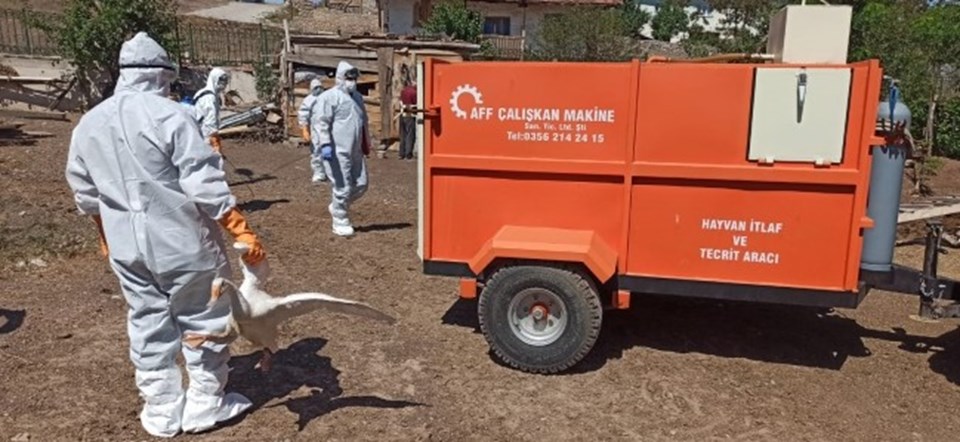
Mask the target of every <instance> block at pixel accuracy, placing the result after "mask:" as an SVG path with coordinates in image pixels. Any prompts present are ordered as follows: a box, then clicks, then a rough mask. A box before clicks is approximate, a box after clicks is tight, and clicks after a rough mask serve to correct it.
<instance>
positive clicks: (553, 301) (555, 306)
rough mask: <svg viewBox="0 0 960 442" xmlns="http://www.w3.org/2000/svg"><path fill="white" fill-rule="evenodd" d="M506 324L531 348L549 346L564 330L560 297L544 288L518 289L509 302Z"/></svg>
mask: <svg viewBox="0 0 960 442" xmlns="http://www.w3.org/2000/svg"><path fill="white" fill-rule="evenodd" d="M507 316H508V321H507V322H508V323H509V324H510V331H512V332H513V335H514V336H516V337H517V339H520V340H521V341H523V342H524V343H525V344H529V345H532V346H535V347H543V346H546V345H550V344H552V343H554V342H556V341H557V340H558V339H560V336H562V335H563V332H564V331H565V330H566V329H567V308H566V305H564V303H563V299H561V298H560V297H559V296H557V294H556V293H553V292H551V291H550V290H547V289H544V288H539V287H536V288H529V289H524V290H521V291H520V292H519V293H517V294H516V295H515V296H514V297H513V299H512V300H511V301H510V306H509V308H508V309H507Z"/></svg>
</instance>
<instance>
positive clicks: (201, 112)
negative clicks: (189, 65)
mask: <svg viewBox="0 0 960 442" xmlns="http://www.w3.org/2000/svg"><path fill="white" fill-rule="evenodd" d="M229 82H230V74H228V73H227V71H225V70H223V69H221V68H213V69H211V70H210V74H209V75H207V85H206V86H204V88H203V89H200V90H199V91H197V93H196V94H194V96H193V99H194V109H195V110H196V119H197V123H199V124H200V133H201V134H203V137H204V138H209V137H211V136H213V135H216V134H217V133H218V132H219V130H220V105H221V103H220V94H222V93H223V91H225V90H226V89H227V84H228V83H229Z"/></svg>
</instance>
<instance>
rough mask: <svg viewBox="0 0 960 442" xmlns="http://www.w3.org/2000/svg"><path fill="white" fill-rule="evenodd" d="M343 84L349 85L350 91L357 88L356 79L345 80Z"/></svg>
mask: <svg viewBox="0 0 960 442" xmlns="http://www.w3.org/2000/svg"><path fill="white" fill-rule="evenodd" d="M343 85H344V86H346V87H347V90H348V91H350V92H353V91H356V90H357V81H356V80H347V81H344V82H343Z"/></svg>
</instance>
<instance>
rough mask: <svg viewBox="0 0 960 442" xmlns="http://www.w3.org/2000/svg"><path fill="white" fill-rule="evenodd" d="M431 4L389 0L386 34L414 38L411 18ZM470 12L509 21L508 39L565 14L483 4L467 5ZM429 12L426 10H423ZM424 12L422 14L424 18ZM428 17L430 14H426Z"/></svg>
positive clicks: (556, 8) (559, 8)
mask: <svg viewBox="0 0 960 442" xmlns="http://www.w3.org/2000/svg"><path fill="white" fill-rule="evenodd" d="M429 1H430V0H389V2H388V7H387V17H386V23H387V32H389V33H391V34H398V35H408V34H415V33H417V32H418V31H419V28H418V27H417V26H414V16H415V15H416V14H417V8H420V9H421V10H422V9H424V8H423V6H424V5H427V3H426V2H429ZM469 8H470V9H472V10H474V11H477V12H480V13H481V14H482V15H483V16H484V17H509V18H510V35H512V36H519V35H521V32H522V31H523V29H524V23H525V24H526V30H527V35H531V34H532V33H533V32H534V31H535V30H536V29H537V28H538V27H539V25H540V22H542V21H543V19H544V17H545V16H546V15H547V14H559V13H562V12H563V11H565V10H566V9H567V8H568V6H565V5H530V6H527V8H526V16H524V8H521V7H520V6H519V5H517V4H515V3H482V2H470V3H469ZM426 9H427V10H429V8H426ZM424 12H425V11H421V12H420V13H421V14H424ZM426 15H429V14H426Z"/></svg>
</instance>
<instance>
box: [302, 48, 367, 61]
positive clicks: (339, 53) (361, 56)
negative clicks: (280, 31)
mask: <svg viewBox="0 0 960 442" xmlns="http://www.w3.org/2000/svg"><path fill="white" fill-rule="evenodd" d="M294 53H297V54H306V55H316V56H318V57H340V58H347V59H351V60H376V59H377V53H376V52H374V51H367V50H363V49H360V48H358V47H356V46H354V47H346V48H335V47H321V46H297V47H295V48H294Z"/></svg>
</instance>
